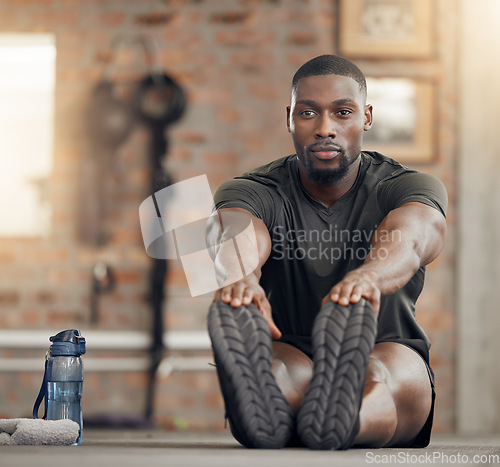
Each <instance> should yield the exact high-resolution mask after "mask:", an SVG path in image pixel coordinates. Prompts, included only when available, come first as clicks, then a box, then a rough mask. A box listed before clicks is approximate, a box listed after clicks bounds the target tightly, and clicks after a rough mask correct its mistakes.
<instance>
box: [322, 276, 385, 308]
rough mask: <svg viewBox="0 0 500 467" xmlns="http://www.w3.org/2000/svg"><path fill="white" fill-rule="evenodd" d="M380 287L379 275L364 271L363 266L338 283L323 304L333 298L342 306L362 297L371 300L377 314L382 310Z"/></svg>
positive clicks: (333, 300) (357, 300)
mask: <svg viewBox="0 0 500 467" xmlns="http://www.w3.org/2000/svg"><path fill="white" fill-rule="evenodd" d="M380 295H381V293H380V289H379V287H378V286H377V276H376V274H375V273H374V272H372V271H364V270H363V268H362V267H361V268H358V269H355V270H354V271H351V272H349V273H347V274H346V276H345V277H344V278H343V279H342V280H341V281H340V282H339V283H337V284H336V285H335V286H334V287H332V290H330V293H329V294H328V295H327V296H326V297H325V298H324V299H323V301H322V305H324V304H325V303H327V302H328V300H331V301H332V302H335V303H338V304H339V305H342V306H347V305H349V303H357V302H359V301H360V300H361V298H364V299H366V300H367V301H368V302H370V304H371V306H372V308H373V311H374V312H375V315H378V312H379V310H380Z"/></svg>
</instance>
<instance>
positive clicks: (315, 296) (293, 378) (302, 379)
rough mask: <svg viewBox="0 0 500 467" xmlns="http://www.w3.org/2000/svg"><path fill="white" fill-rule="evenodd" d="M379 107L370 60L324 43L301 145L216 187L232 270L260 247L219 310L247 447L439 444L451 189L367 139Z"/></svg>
mask: <svg viewBox="0 0 500 467" xmlns="http://www.w3.org/2000/svg"><path fill="white" fill-rule="evenodd" d="M372 120H373V117H372V106H371V105H368V104H367V103H366V81H365V78H364V76H363V74H362V73H361V71H360V70H359V69H358V68H357V67H356V66H355V65H354V64H352V63H351V62H349V61H347V60H345V59H343V58H340V57H337V56H333V55H323V56H319V57H316V58H314V59H312V60H310V61H309V62H307V63H306V64H304V65H303V66H302V67H301V68H299V70H298V71H297V73H296V74H295V76H294V78H293V82H292V96H291V104H290V106H289V107H288V108H287V124H288V131H289V132H290V133H291V135H292V139H293V142H294V146H295V150H296V154H295V155H292V156H288V157H284V158H282V159H278V160H276V161H274V162H271V163H270V164H267V165H265V166H263V167H260V168H258V169H255V170H253V171H251V172H248V173H246V174H244V175H243V176H242V177H238V178H236V179H234V180H232V181H229V182H226V183H225V184H223V185H222V186H221V187H220V188H219V190H218V191H217V193H216V195H215V202H216V208H217V210H218V211H217V215H215V216H213V218H212V219H211V222H210V223H209V229H208V236H207V238H209V239H210V242H211V245H212V246H213V247H214V251H215V264H216V267H217V270H218V271H219V272H220V273H221V274H222V275H223V276H224V277H226V278H227V277H228V274H229V275H230V274H233V272H234V270H235V269H234V268H235V267H236V266H237V265H238V264H240V265H241V264H243V263H244V262H245V261H244V260H245V259H246V258H247V256H251V255H252V254H253V255H257V258H256V260H255V263H257V267H256V268H255V270H254V271H253V272H252V273H251V274H248V275H247V276H246V277H244V278H243V279H241V280H239V281H237V282H234V283H233V284H230V285H227V286H224V287H222V288H221V289H220V290H219V291H218V292H217V293H216V295H215V299H214V303H213V304H212V306H211V308H210V312H209V317H208V326H209V333H210V337H211V339H212V346H213V349H214V358H215V362H216V366H217V371H218V375H219V381H220V385H221V390H222V394H223V396H224V400H225V405H226V414H227V417H228V419H229V423H230V427H231V430H232V433H233V434H234V436H235V437H236V439H238V440H239V441H240V442H241V443H242V444H243V445H245V446H247V447H255V448H280V447H283V446H286V445H292V444H295V445H296V444H297V443H299V444H302V445H306V446H308V447H309V448H312V449H348V448H350V447H352V446H365V447H382V446H408V447H422V446H426V445H427V444H428V443H429V438H430V432H431V427H432V418H433V410H434V398H435V392H434V377H433V373H432V370H431V369H430V367H429V353H428V348H429V341H428V339H427V337H426V335H425V333H424V331H423V330H422V329H421V327H420V326H419V325H418V323H417V321H416V318H415V302H416V300H417V298H418V296H419V294H420V292H421V290H422V287H423V283H424V271H425V265H426V264H428V263H430V262H431V261H433V260H434V259H435V258H436V257H437V256H438V254H439V253H440V251H441V249H442V248H443V245H444V240H445V234H446V223H445V212H446V207H447V196H446V191H445V189H444V187H443V185H442V184H441V183H440V182H439V181H438V180H436V179H435V178H433V177H431V176H430V175H426V174H422V173H418V172H417V171H415V170H412V169H409V168H407V167H404V166H402V165H401V164H399V163H398V162H396V161H394V160H393V159H390V158H388V157H385V156H383V155H381V154H379V153H375V152H363V151H361V145H362V141H363V132H364V131H367V130H369V129H370V128H371V126H372ZM237 215H239V216H244V217H246V218H248V219H250V220H251V222H252V224H253V228H254V230H255V237H256V241H253V242H252V240H251V239H249V238H248V239H247V240H246V238H247V237H245V236H244V235H243V236H240V238H239V239H238V241H237V245H238V248H239V255H240V256H239V257H236V256H237V255H231V254H230V253H229V249H228V248H227V245H228V243H227V242H226V241H227V240H229V239H231V238H233V239H234V238H235V236H236V235H237V234H238V233H239V232H240V231H241V230H242V229H241V226H238V225H237V224H238V222H237V221H234V219H235V217H231V216H237ZM232 219H233V220H232ZM241 237H243V240H242V238H241ZM224 242H226V243H224ZM232 251H234V249H233V250H232Z"/></svg>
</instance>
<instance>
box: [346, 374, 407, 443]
mask: <svg viewBox="0 0 500 467" xmlns="http://www.w3.org/2000/svg"><path fill="white" fill-rule="evenodd" d="M367 395H368V397H366V396H367ZM359 417H360V431H359V434H358V437H357V439H356V444H358V445H366V446H370V447H373V448H380V447H383V446H386V445H387V444H388V443H389V442H390V441H391V440H392V439H393V437H394V434H395V433H396V429H397V426H398V413H397V408H396V404H395V402H394V399H393V397H392V393H391V391H390V390H389V388H388V387H387V386H386V384H385V383H381V382H371V383H368V384H367V385H365V397H364V398H363V403H362V405H361V410H360V413H359Z"/></svg>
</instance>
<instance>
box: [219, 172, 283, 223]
mask: <svg viewBox="0 0 500 467" xmlns="http://www.w3.org/2000/svg"><path fill="white" fill-rule="evenodd" d="M214 202H215V209H226V208H241V209H246V210H247V211H249V212H250V213H251V214H253V215H254V216H255V217H257V218H259V219H262V221H263V222H264V224H266V226H267V227H268V228H271V227H272V226H273V225H274V220H275V217H276V213H277V212H279V209H280V207H279V200H278V199H277V195H276V194H274V193H273V192H272V188H271V187H268V186H266V185H264V184H262V183H259V182H256V181H253V180H247V179H244V178H235V179H233V180H229V181H227V182H224V183H223V184H222V185H221V186H220V187H219V188H218V189H217V191H216V192H215V195H214Z"/></svg>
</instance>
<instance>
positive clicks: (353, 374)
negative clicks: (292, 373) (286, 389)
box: [297, 299, 377, 449]
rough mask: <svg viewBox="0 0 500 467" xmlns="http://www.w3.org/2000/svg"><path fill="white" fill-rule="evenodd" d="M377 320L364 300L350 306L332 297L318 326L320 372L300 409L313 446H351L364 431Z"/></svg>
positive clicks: (300, 426) (301, 429) (300, 425)
mask: <svg viewBox="0 0 500 467" xmlns="http://www.w3.org/2000/svg"><path fill="white" fill-rule="evenodd" d="M376 333H377V320H376V317H375V313H374V312H373V309H372V307H371V305H370V304H369V303H368V302H366V301H365V300H364V299H362V300H361V301H360V302H358V303H355V304H351V305H349V306H340V305H338V304H336V303H333V302H328V303H327V304H325V305H324V306H323V307H322V309H321V310H320V312H319V314H318V316H317V317H316V319H315V321H314V326H313V331H312V345H313V362H314V373H313V377H312V379H311V384H310V385H309V388H308V390H307V392H306V395H305V397H304V400H303V401H302V404H301V406H300V409H299V411H298V413H297V431H298V434H299V436H300V439H301V440H302V442H303V443H304V444H305V445H306V446H308V447H309V448H311V449H349V448H350V447H352V445H353V444H354V441H355V439H356V436H357V434H358V432H359V409H360V407H361V401H362V399H363V390H364V385H365V377H366V368H367V365H368V358H369V356H370V353H371V352H372V350H373V346H374V345H375V336H376Z"/></svg>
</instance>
